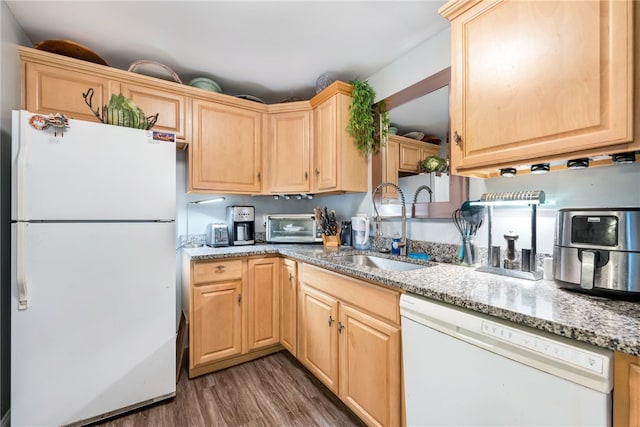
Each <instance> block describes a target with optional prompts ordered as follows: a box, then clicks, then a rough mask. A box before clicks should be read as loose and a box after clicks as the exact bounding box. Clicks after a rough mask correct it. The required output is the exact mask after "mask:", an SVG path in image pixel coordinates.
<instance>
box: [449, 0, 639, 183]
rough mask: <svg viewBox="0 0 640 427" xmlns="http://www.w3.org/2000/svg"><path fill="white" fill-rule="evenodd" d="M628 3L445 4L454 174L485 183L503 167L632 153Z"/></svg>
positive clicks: (631, 42)
mask: <svg viewBox="0 0 640 427" xmlns="http://www.w3.org/2000/svg"><path fill="white" fill-rule="evenodd" d="M633 3H634V2H633V1H617V0H603V1H589V2H586V1H509V0H502V1H462V0H455V1H453V0H452V1H449V2H448V3H446V4H445V5H443V6H442V7H441V8H440V10H439V12H440V14H441V15H443V16H444V17H446V18H447V19H449V20H450V21H451V69H452V80H451V103H452V105H451V119H452V123H451V133H452V138H451V141H452V150H451V165H452V168H453V170H454V171H455V172H456V173H458V174H462V175H468V176H479V177H483V176H488V175H489V174H490V173H491V172H495V171H496V169H498V168H501V167H506V166H517V165H520V164H523V163H524V164H532V163H539V162H543V161H553V160H567V159H572V158H577V157H588V156H594V155H604V154H611V153H615V152H625V151H633V150H637V149H639V148H640V138H636V142H635V143H634V142H631V141H633V137H634V134H633V132H634V129H633V125H634V123H633V122H634V117H636V120H637V104H636V105H634V104H633V98H634V96H633V89H634V84H633V80H634V52H637V49H638V48H637V47H635V49H634V25H635V26H636V27H637V26H638V11H636V16H635V18H634V4H633ZM636 9H640V8H636ZM635 39H636V40H635V43H638V37H637V35H636V36H635ZM636 56H638V55H637V54H636ZM635 60H636V70H635V73H636V74H635V75H636V79H637V76H638V75H639V74H638V70H637V58H635ZM638 93H640V92H638V88H637V86H636V98H638ZM634 108H636V110H635V111H634ZM636 127H637V126H636ZM635 131H636V135H639V134H640V133H638V130H637V129H636V130H635Z"/></svg>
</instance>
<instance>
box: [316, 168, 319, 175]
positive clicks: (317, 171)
mask: <svg viewBox="0 0 640 427" xmlns="http://www.w3.org/2000/svg"><path fill="white" fill-rule="evenodd" d="M318 175H320V169H318V168H316V176H318Z"/></svg>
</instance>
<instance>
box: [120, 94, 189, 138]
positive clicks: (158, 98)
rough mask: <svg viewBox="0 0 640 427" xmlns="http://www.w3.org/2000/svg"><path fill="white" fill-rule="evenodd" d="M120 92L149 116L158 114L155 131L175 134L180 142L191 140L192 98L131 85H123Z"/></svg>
mask: <svg viewBox="0 0 640 427" xmlns="http://www.w3.org/2000/svg"><path fill="white" fill-rule="evenodd" d="M120 91H121V93H122V94H123V95H124V96H125V97H127V98H129V99H130V100H131V101H133V103H134V104H136V105H137V106H138V107H140V108H141V109H142V111H144V112H145V114H146V115H147V116H151V115H154V114H156V113H157V114H158V121H157V122H156V124H155V126H154V127H153V130H159V131H165V132H173V133H175V134H176V140H177V141H180V142H188V141H189V140H190V139H191V111H190V107H191V98H189V97H187V96H185V95H184V94H181V93H179V92H170V91H167V90H158V89H156V88H153V87H148V86H141V85H135V84H130V83H122V84H121V85H120Z"/></svg>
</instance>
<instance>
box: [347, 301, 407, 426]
mask: <svg viewBox="0 0 640 427" xmlns="http://www.w3.org/2000/svg"><path fill="white" fill-rule="evenodd" d="M339 319H340V320H339V324H338V331H339V335H340V338H339V343H338V346H339V348H340V368H339V369H340V392H339V395H340V397H341V398H342V400H343V401H344V402H345V403H346V404H347V406H349V407H350V408H351V409H352V410H353V411H354V412H355V413H356V414H357V415H358V416H359V417H361V418H362V419H363V420H364V421H365V422H366V423H367V424H368V425H370V426H399V425H400V416H401V408H400V395H401V389H400V377H401V375H402V372H401V370H400V330H399V328H398V327H396V326H393V325H390V324H388V323H385V322H382V321H380V320H378V319H376V318H374V317H372V316H370V315H369V314H367V313H365V312H363V311H361V310H358V309H356V308H353V307H350V306H348V305H345V304H343V303H341V305H340V318H339Z"/></svg>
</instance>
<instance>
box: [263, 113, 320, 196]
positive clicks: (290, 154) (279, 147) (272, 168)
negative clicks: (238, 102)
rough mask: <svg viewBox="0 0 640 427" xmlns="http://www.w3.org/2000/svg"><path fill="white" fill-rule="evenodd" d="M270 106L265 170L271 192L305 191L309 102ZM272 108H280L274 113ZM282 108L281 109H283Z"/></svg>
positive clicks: (308, 175)
mask: <svg viewBox="0 0 640 427" xmlns="http://www.w3.org/2000/svg"><path fill="white" fill-rule="evenodd" d="M293 104H294V103H289V104H281V105H279V106H270V109H269V111H270V114H268V115H266V116H265V117H267V121H268V126H267V128H268V134H269V135H268V138H267V141H268V142H267V148H266V150H265V151H266V156H265V159H267V162H266V164H265V166H264V170H265V171H266V173H267V176H268V177H267V182H268V192H269V193H271V194H286V193H308V192H309V191H310V189H311V184H310V183H311V173H310V172H311V166H310V163H311V119H312V112H311V107H310V105H309V103H308V102H300V103H295V104H299V105H301V106H296V105H293ZM271 107H281V108H278V109H277V110H276V111H275V112H273V110H272V108H271ZM283 110H284V111H283Z"/></svg>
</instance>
